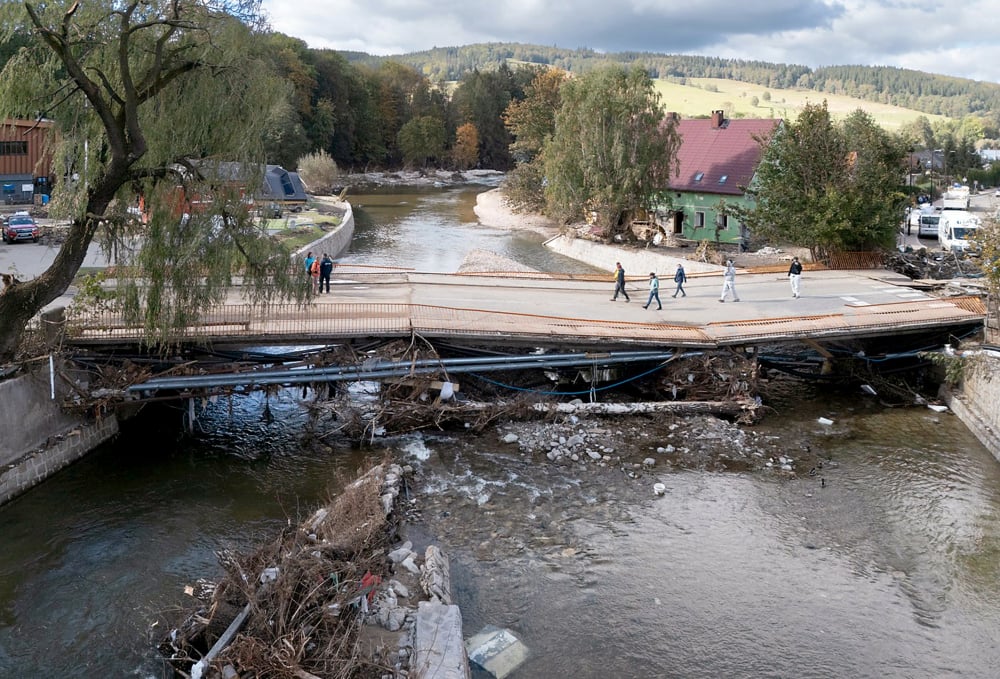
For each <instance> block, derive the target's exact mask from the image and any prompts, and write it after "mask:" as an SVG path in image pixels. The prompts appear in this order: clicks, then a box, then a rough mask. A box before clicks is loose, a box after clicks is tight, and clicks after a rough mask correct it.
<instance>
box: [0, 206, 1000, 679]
mask: <svg viewBox="0 0 1000 679" xmlns="http://www.w3.org/2000/svg"><path fill="white" fill-rule="evenodd" d="M477 190H478V189H476V188H462V189H456V188H446V189H436V190H432V189H422V190H420V191H412V190H408V191H406V192H399V193H395V194H393V193H389V192H381V193H379V194H378V195H377V197H375V196H372V197H365V196H361V197H358V198H357V201H358V202H359V203H360V206H359V207H358V208H357V217H358V234H357V240H356V244H355V249H354V250H353V251H352V252H351V253H350V254H349V255H348V258H357V260H356V261H366V262H368V261H371V260H372V259H376V260H378V263H382V264H391V265H405V266H413V267H415V268H418V269H422V270H454V268H455V267H457V264H458V262H460V260H461V255H462V252H459V251H467V249H471V248H473V247H477V248H482V249H489V250H494V251H497V252H500V253H501V254H504V255H506V256H511V257H516V258H518V259H521V260H522V261H523V260H525V259H526V260H528V261H527V262H526V263H529V264H530V265H532V266H536V268H549V269H552V268H553V267H550V266H545V264H546V263H547V262H550V261H557V260H549V259H548V255H546V254H545V253H544V252H535V250H540V248H538V242H537V240H535V242H534V243H532V239H533V238H537V237H533V236H532V235H531V234H523V235H520V234H519V235H511V234H507V235H504V234H503V233H502V232H494V231H493V230H488V229H487V230H482V231H483V234H482V238H480V237H479V236H480V229H478V228H477V227H476V226H475V223H474V221H473V219H474V218H473V217H470V215H471V204H472V203H471V201H472V200H474V195H475V193H476V191H477ZM417 237H420V238H424V239H425V240H426V241H427V242H428V243H437V244H441V243H447V244H448V246H447V247H434V248H431V247H429V246H428V247H427V248H418V247H416V246H412V247H411V243H412V241H413V240H414V239H415V238H417ZM522 251H523V252H527V253H529V255H527V256H525V257H521V256H519V255H518V254H517V253H520V252H522ZM418 252H419V253H420V254H419V256H418ZM297 396H299V393H298V392H297V391H291V390H288V391H284V392H281V393H280V394H278V395H276V396H271V397H270V398H265V397H264V396H262V395H258V396H254V397H249V398H243V399H234V400H232V401H228V400H220V401H218V402H217V403H215V404H210V405H209V406H208V407H207V408H206V409H205V410H204V412H203V413H202V415H201V417H200V419H199V431H198V432H196V433H195V434H194V435H190V436H189V435H183V434H181V433H180V431H179V429H180V427H179V425H180V423H181V420H182V412H181V410H180V409H170V408H161V409H158V410H156V411H152V410H151V411H150V412H149V413H146V414H145V415H144V416H142V417H140V418H139V419H137V420H134V421H132V422H131V423H128V424H127V425H126V427H125V430H124V431H123V433H122V435H121V436H119V437H118V438H117V439H116V440H115V441H114V442H113V443H111V444H109V445H106V446H104V447H102V448H101V449H100V450H98V451H96V452H95V453H93V454H92V455H90V456H88V457H87V458H86V459H84V460H83V461H81V462H78V463H77V464H75V465H73V466H71V467H70V468H68V469H66V470H65V471H63V472H61V473H60V474H58V475H56V476H55V477H54V478H52V479H50V480H48V481H46V482H45V483H43V484H42V485H41V486H39V487H37V488H35V489H33V490H31V491H30V492H28V493H27V494H25V495H24V496H22V497H21V498H19V499H17V500H16V501H14V502H12V503H9V504H8V505H5V506H3V507H0V547H2V549H0V677H11V678H14V677H17V678H29V677H30V678H34V677H91V676H95V677H96V676H101V677H126V676H135V677H161V676H167V675H166V673H165V669H164V666H163V663H162V661H161V660H160V659H159V658H158V657H157V655H156V653H155V651H154V649H153V642H154V641H155V639H156V638H157V637H158V636H159V635H160V634H162V633H163V632H164V627H163V624H162V623H159V622H158V621H159V620H161V619H162V618H163V617H164V614H166V615H168V616H169V614H170V612H171V611H174V610H177V609H178V608H186V607H188V606H190V605H191V603H192V600H191V599H190V598H189V597H186V596H185V595H184V594H183V588H184V586H185V585H190V584H194V582H195V581H196V579H198V578H213V577H215V576H217V575H218V574H219V573H220V568H219V566H218V565H217V563H216V559H215V551H216V550H219V549H224V548H228V547H236V548H249V547H251V546H252V545H253V544H255V543H256V542H257V541H262V540H265V539H267V538H268V537H269V536H271V535H273V533H274V532H275V531H276V530H277V529H278V528H279V527H280V526H283V525H285V524H286V522H288V521H292V522H297V521H298V519H300V518H302V517H304V516H305V515H306V514H308V512H309V511H310V510H311V509H312V508H313V507H314V506H315V505H316V504H318V503H319V502H321V501H324V500H325V499H326V498H328V497H329V495H330V493H331V492H335V490H336V488H337V487H338V484H339V483H340V482H341V481H342V479H344V478H345V477H349V476H350V474H352V473H353V472H354V471H355V470H357V469H358V468H360V467H362V466H364V465H365V464H366V463H367V462H368V461H369V460H372V459H381V457H382V455H383V454H384V452H385V451H389V452H390V453H391V454H392V455H393V456H395V457H397V458H398V459H400V460H404V461H407V462H409V463H411V464H412V465H414V466H415V468H416V479H415V486H416V488H417V489H418V491H419V492H418V495H417V497H418V507H419V509H420V516H421V518H420V519H419V521H417V522H416V523H414V524H413V525H411V526H409V530H410V532H411V533H412V536H413V538H414V540H415V542H417V543H418V544H423V543H426V542H428V541H434V542H436V543H438V544H441V545H442V546H443V547H444V549H445V550H446V551H447V552H448V554H449V555H450V557H451V559H452V577H453V589H454V594H455V598H456V602H457V603H459V604H460V605H461V607H462V612H463V617H464V626H465V632H466V634H467V635H468V634H472V633H475V632H476V631H478V630H479V629H481V628H482V627H483V626H485V625H487V624H492V625H498V626H502V627H508V628H510V629H511V630H512V631H513V632H514V633H516V634H517V635H518V636H519V637H520V638H521V639H522V640H523V641H524V643H525V644H526V645H527V647H528V648H529V649H530V652H531V655H530V657H529V659H528V661H527V662H526V663H525V664H524V665H523V666H522V667H521V668H520V669H519V670H518V671H517V672H516V673H515V674H513V675H512V679H527V678H532V679H534V678H549V677H575V678H577V679H584V678H587V677H602V678H603V677H623V678H625V677H910V678H914V677H918V678H922V677H927V678H931V677H993V676H996V668H997V667H998V666H1000V649H998V647H997V645H996V638H995V637H996V630H997V629H1000V577H998V576H1000V463H998V462H997V461H996V460H995V459H994V458H993V457H992V456H991V455H990V453H989V452H988V451H987V450H985V449H984V448H983V447H982V446H981V445H980V444H979V443H978V442H977V441H976V439H975V438H974V437H973V436H972V434H971V433H969V431H968V430H967V429H966V428H965V427H964V426H963V425H962V424H961V422H959V421H958V420H957V419H956V418H955V417H954V416H952V415H950V414H947V413H946V414H937V413H934V412H932V411H930V410H927V409H923V408H896V409H891V408H885V407H883V406H880V405H879V404H878V403H877V402H875V401H874V400H865V397H864V396H863V395H860V394H859V395H853V394H830V393H823V392H813V391H811V390H810V388H809V387H808V386H804V387H803V388H802V390H801V392H800V393H794V394H790V395H788V396H785V397H783V398H779V399H778V400H776V401H774V402H772V403H769V405H770V406H772V408H773V409H774V412H773V414H772V415H771V416H769V417H768V418H767V419H765V420H764V421H763V422H762V423H760V424H758V425H756V426H754V427H752V428H750V429H751V430H752V431H753V432H755V433H756V435H758V436H761V437H773V440H774V441H777V442H778V443H779V444H780V445H781V446H783V448H787V449H788V451H789V453H790V454H791V455H793V456H796V457H798V456H808V457H809V458H810V459H817V460H822V461H824V462H825V467H824V468H823V471H822V472H821V474H820V475H817V476H815V477H810V476H808V475H806V474H802V475H800V476H799V477H798V478H795V479H787V478H784V477H779V476H775V475H762V474H753V473H735V472H727V473H710V472H703V471H692V470H684V469H675V468H667V467H665V466H664V467H662V468H661V467H659V466H658V467H657V468H656V470H655V472H654V473H652V474H646V475H644V476H642V477H641V478H639V479H631V478H629V477H627V476H626V475H624V474H622V473H621V471H619V470H618V469H617V468H615V467H614V466H608V467H601V466H597V465H591V464H587V465H583V464H579V465H554V464H550V463H548V461H547V460H546V459H545V458H544V457H543V456H538V457H534V456H524V455H521V454H520V453H519V452H518V451H517V448H516V447H512V446H510V445H505V444H502V443H500V442H499V441H498V439H497V437H496V436H495V435H484V436H481V437H476V436H471V435H448V434H433V435H432V434H425V435H419V436H418V435H414V436H407V437H400V438H395V439H391V440H383V441H377V442H376V443H377V446H376V447H374V448H367V449H359V448H356V447H353V446H351V445H349V444H347V443H346V442H343V441H339V440H337V439H336V438H333V437H325V436H324V435H323V432H322V431H314V430H313V429H312V428H311V426H310V423H309V420H308V418H307V417H306V416H305V414H304V413H303V412H302V410H301V408H300V407H299V406H298V403H297ZM265 406H266V408H265ZM268 414H269V415H270V416H267V415H268ZM819 417H824V418H828V419H830V420H832V421H833V422H834V424H833V425H824V424H820V423H819V422H818V418H819ZM666 424H667V421H665V420H664V421H658V422H650V423H649V427H648V433H646V434H644V435H646V436H648V440H647V441H646V442H645V443H644V444H642V446H638V445H637V444H634V443H630V444H629V445H634V446H636V449H635V450H623V451H621V452H623V453H633V454H639V455H640V456H642V455H646V454H647V453H646V450H645V449H646V448H655V447H656V446H658V445H663V444H665V443H667V439H666V438H665V437H667V436H669V434H667V433H665V432H667V431H668V429H667V428H666V426H665V425H666ZM602 426H605V427H607V428H608V429H609V430H612V431H611V434H612V435H614V434H615V433H616V432H615V431H614V430H615V429H616V428H617V427H619V426H621V425H620V424H619V423H616V422H614V421H608V422H607V423H606V424H603V425H602ZM621 440H622V441H625V440H626V439H625V438H624V437H622V439H621ZM623 445H624V443H623ZM718 445H719V446H726V445H728V443H727V442H726V441H719V442H718ZM639 448H642V450H640V449H639ZM654 478H655V479H656V480H659V481H662V482H663V483H665V484H666V486H667V492H666V494H665V495H664V496H662V497H656V496H655V495H654V494H653V493H652V492H651V482H652V480H653V479H654ZM820 478H822V479H823V481H822V482H821V481H820ZM477 676H483V675H481V674H480V675H477Z"/></svg>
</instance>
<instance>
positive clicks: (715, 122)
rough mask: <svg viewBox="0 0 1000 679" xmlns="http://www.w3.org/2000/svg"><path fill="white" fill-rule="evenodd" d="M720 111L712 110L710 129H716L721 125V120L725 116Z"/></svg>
mask: <svg viewBox="0 0 1000 679" xmlns="http://www.w3.org/2000/svg"><path fill="white" fill-rule="evenodd" d="M722 113H723V112H722V111H712V129H713V130H717V129H719V128H720V127H722V121H723V120H725V117H724V116H723V115H722Z"/></svg>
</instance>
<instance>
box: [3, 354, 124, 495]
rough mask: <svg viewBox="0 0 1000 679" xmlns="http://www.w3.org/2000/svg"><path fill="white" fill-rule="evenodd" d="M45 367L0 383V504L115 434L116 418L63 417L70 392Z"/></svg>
mask: <svg viewBox="0 0 1000 679" xmlns="http://www.w3.org/2000/svg"><path fill="white" fill-rule="evenodd" d="M51 379H52V376H51V374H50V372H49V367H48V365H44V366H42V367H39V368H37V369H35V370H33V371H32V372H30V373H28V374H26V375H22V376H20V377H15V378H13V379H9V380H4V381H2V382H0V432H2V435H0V465H2V467H0V504H3V503H5V502H7V501H8V500H10V499H12V498H14V497H16V496H17V495H20V494H21V493H23V492H24V491H26V490H27V489H29V488H31V487H32V486H34V485H36V484H38V483H41V482H42V481H44V480H45V479H47V478H48V477H49V476H51V475H52V474H54V473H55V472H57V471H59V470H60V469H62V468H63V467H65V466H66V465H68V464H70V463H71V462H75V461H76V460H78V459H80V458H81V457H83V456H84V455H86V454H87V453H88V452H90V451H91V450H93V449H94V448H95V447H97V446H98V445H99V444H101V443H103V442H104V441H106V440H108V439H109V438H111V437H112V436H114V435H115V434H117V433H118V419H117V418H116V417H115V416H114V415H110V416H108V417H106V418H104V419H102V420H100V421H97V422H89V421H86V420H84V419H83V418H80V417H76V416H73V415H70V414H68V413H65V412H63V410H62V409H61V408H60V406H59V404H60V403H61V402H62V401H63V399H64V398H65V396H66V394H67V393H68V392H69V391H70V387H69V385H68V384H67V382H66V381H65V380H64V379H63V378H62V377H61V376H59V374H58V372H57V373H56V375H55V380H54V381H55V391H56V397H55V399H53V398H52V381H50V380H51Z"/></svg>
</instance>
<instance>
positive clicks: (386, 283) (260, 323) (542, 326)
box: [68, 268, 985, 348]
mask: <svg viewBox="0 0 1000 679" xmlns="http://www.w3.org/2000/svg"><path fill="white" fill-rule="evenodd" d="M608 277H609V278H610V275H609V276H608ZM907 280H908V279H905V278H903V277H897V276H895V275H894V274H892V273H890V272H886V271H877V272H867V271H866V272H845V271H814V272H807V276H806V277H804V280H803V297H801V298H799V299H792V298H791V293H790V289H789V286H788V281H787V277H786V276H785V275H784V274H783V273H775V272H765V273H754V274H750V273H743V274H740V275H738V276H737V290H738V291H739V294H740V300H741V301H740V302H727V303H725V304H720V303H719V302H718V295H719V291H720V288H721V277H720V276H718V275H706V276H697V277H694V276H692V277H691V279H690V280H689V283H688V284H687V286H686V289H687V293H688V296H687V297H678V298H676V299H674V298H672V297H671V294H672V293H673V289H674V284H673V282H672V281H669V280H663V281H662V282H661V290H660V297H661V299H662V300H663V310H662V311H656V310H655V307H651V308H650V309H644V308H643V304H645V301H646V298H647V294H648V293H647V290H648V284H647V281H646V280H645V279H639V280H635V281H630V283H629V285H628V289H629V294H630V296H631V302H628V303H626V302H623V301H622V300H621V299H619V301H617V302H612V301H609V296H610V293H611V290H612V287H613V286H612V284H611V283H610V282H609V281H605V280H593V279H590V280H588V279H587V278H586V277H579V276H557V275H551V276H546V275H535V276H528V275H524V274H518V275H514V274H489V275H483V274H479V275H475V276H469V275H456V274H451V275H449V274H427V273H418V272H406V271H399V270H395V271H385V272H381V273H378V272H372V271H371V270H370V269H365V270H358V271H357V272H352V271H351V270H349V269H346V268H342V269H340V270H338V271H337V277H336V279H335V281H334V286H333V288H332V294H329V295H319V296H317V297H316V298H315V300H314V301H313V302H311V303H309V304H307V305H305V306H297V305H291V304H289V305H273V306H271V307H269V308H267V309H265V310H254V309H253V308H251V307H250V306H249V305H247V304H244V303H242V300H241V299H240V297H239V291H238V290H237V291H234V293H233V294H232V295H231V296H230V300H229V302H228V303H227V304H226V305H223V306H221V307H219V308H218V309H216V310H213V311H212V312H210V313H208V314H206V315H205V316H204V317H203V318H202V319H201V320H200V321H199V323H198V324H197V325H192V326H190V327H188V328H186V329H184V330H183V331H182V333H181V334H179V335H178V339H190V340H199V341H204V342H211V343H213V344H221V343H241V344H246V343H253V342H272V343H273V342H299V341H306V342H313V341H323V342H326V341H331V340H341V339H353V338H365V337H383V338H384V337H397V336H398V337H409V336H410V335H411V334H412V333H418V334H421V335H424V336H426V337H436V338H449V339H452V340H458V339H464V340H474V341H489V340H497V341H501V340H502V341H504V342H524V343H542V344H559V343H566V344H571V343H572V344H589V345H593V346H601V345H622V344H635V345H646V346H649V345H652V346H664V345H667V346H678V347H702V348H708V347H718V346H724V345H743V344H758V343H768V342H780V341H792V340H800V339H807V338H808V339H824V338H825V339H844V338H851V337H859V338H860V337H872V336H880V335H893V334H901V333H910V332H918V331H925V330H933V329H937V328H947V327H951V326H960V325H973V324H976V323H978V322H982V320H983V319H984V318H985V306H984V305H983V303H982V301H981V300H980V299H979V298H978V297H957V298H950V299H939V298H935V297H931V296H929V295H927V294H925V293H923V292H920V291H916V290H913V289H911V288H909V287H906V286H904V285H901V283H902V282H904V281H907ZM654 304H655V302H654ZM68 328H69V335H70V342H72V343H74V344H77V345H101V344H117V343H125V342H135V341H137V340H140V339H141V337H142V333H141V331H140V330H138V329H136V328H131V327H127V326H126V325H125V324H124V323H122V321H121V319H120V318H116V317H115V315H114V314H110V313H104V314H85V313H82V312H74V313H71V314H70V316H69V323H68Z"/></svg>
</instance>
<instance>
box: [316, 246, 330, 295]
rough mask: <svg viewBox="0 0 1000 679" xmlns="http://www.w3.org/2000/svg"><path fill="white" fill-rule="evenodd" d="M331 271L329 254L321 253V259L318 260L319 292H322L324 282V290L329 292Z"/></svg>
mask: <svg viewBox="0 0 1000 679" xmlns="http://www.w3.org/2000/svg"><path fill="white" fill-rule="evenodd" d="M331 273H333V260H332V259H330V255H328V254H326V253H325V252H324V253H323V259H321V260H320V262H319V292H320V293H322V292H323V284H324V283H325V284H326V291H327V292H330V274H331Z"/></svg>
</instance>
